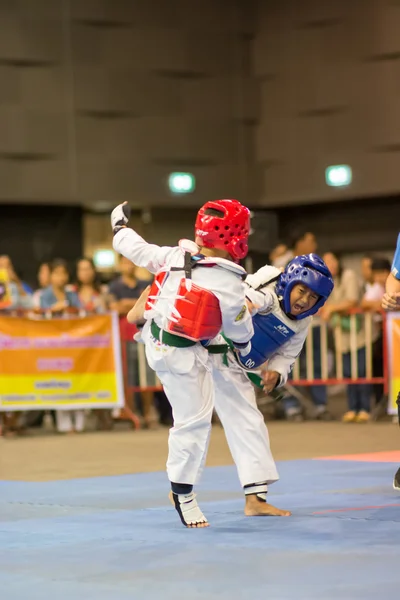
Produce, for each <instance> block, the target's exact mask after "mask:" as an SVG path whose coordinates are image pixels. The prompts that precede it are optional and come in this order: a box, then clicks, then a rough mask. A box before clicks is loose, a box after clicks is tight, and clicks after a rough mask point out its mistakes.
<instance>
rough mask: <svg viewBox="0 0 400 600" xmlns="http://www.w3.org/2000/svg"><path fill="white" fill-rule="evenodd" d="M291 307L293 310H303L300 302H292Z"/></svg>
mask: <svg viewBox="0 0 400 600" xmlns="http://www.w3.org/2000/svg"><path fill="white" fill-rule="evenodd" d="M293 309H294V311H295V312H301V311H303V310H304V306H302V305H301V304H294V305H293Z"/></svg>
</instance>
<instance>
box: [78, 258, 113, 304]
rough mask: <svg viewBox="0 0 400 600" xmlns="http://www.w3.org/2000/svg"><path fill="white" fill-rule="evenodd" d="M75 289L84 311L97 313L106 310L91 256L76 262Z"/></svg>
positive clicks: (104, 299)
mask: <svg viewBox="0 0 400 600" xmlns="http://www.w3.org/2000/svg"><path fill="white" fill-rule="evenodd" d="M75 291H76V293H77V294H78V298H79V303H80V305H81V307H82V308H83V309H84V310H85V311H87V312H89V313H93V312H94V313H98V314H100V313H104V312H106V308H107V307H106V298H105V297H104V294H103V292H102V288H101V284H100V280H99V276H98V273H97V271H96V267H95V265H94V262H93V260H92V259H91V258H81V259H79V260H78V262H77V263H76V286H75Z"/></svg>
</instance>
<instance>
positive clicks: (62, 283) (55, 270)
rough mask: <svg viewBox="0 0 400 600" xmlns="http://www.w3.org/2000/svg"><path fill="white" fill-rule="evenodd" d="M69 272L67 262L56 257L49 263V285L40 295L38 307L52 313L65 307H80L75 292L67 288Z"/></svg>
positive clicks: (61, 310) (58, 311)
mask: <svg viewBox="0 0 400 600" xmlns="http://www.w3.org/2000/svg"><path fill="white" fill-rule="evenodd" d="M68 280H69V273H68V268H67V263H66V262H65V261H64V260H62V259H60V258H58V259H56V260H54V261H53V262H52V263H51V264H50V285H49V286H48V287H47V288H46V289H45V290H43V292H42V294H41V295H40V308H42V309H44V310H50V311H51V312H52V313H60V312H63V311H64V310H65V309H66V308H80V306H81V305H80V302H79V298H78V296H77V294H76V292H74V291H72V290H69V289H67V285H68Z"/></svg>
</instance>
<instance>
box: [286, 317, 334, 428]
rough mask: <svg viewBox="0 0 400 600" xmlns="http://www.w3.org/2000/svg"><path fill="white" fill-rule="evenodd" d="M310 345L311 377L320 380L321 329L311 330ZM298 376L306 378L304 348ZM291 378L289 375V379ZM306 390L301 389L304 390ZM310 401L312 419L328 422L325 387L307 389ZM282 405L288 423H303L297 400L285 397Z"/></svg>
mask: <svg viewBox="0 0 400 600" xmlns="http://www.w3.org/2000/svg"><path fill="white" fill-rule="evenodd" d="M311 331H312V343H313V366H314V369H313V377H314V379H321V378H322V368H321V329H320V327H313V328H312V330H311ZM300 376H301V378H302V379H304V378H306V377H307V364H306V348H305V347H304V348H303V350H302V351H301V354H300ZM291 378H292V376H291V375H290V377H289V379H291ZM305 389H306V388H303V390H305ZM309 389H310V395H311V400H312V402H313V404H314V407H315V413H314V415H313V416H314V418H315V419H318V420H319V419H320V420H330V419H331V418H332V417H331V415H330V413H329V412H328V410H327V400H328V398H327V390H326V386H325V385H312V386H310V387H309ZM283 405H284V409H285V413H286V418H287V419H288V420H289V421H303V420H304V416H303V413H304V411H303V409H302V406H301V404H300V402H299V400H298V399H297V398H296V397H295V396H290V395H289V396H287V397H285V398H284V399H283Z"/></svg>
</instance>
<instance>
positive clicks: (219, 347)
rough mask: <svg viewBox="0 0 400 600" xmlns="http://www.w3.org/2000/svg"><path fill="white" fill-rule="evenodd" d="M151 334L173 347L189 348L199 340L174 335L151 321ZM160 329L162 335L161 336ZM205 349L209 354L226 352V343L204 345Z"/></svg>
mask: <svg viewBox="0 0 400 600" xmlns="http://www.w3.org/2000/svg"><path fill="white" fill-rule="evenodd" d="M150 330H151V334H152V336H153V337H155V338H156V340H158V341H160V337H161V339H162V343H163V344H166V345H167V346H173V347H174V348H191V347H192V346H195V345H196V344H197V343H199V342H194V341H193V340H188V339H187V338H184V337H181V336H180V335H175V334H173V333H169V332H168V331H165V330H164V329H163V330H161V328H160V327H159V326H158V325H157V324H156V323H155V322H154V321H152V322H151V325H150ZM161 331H162V336H161ZM205 349H206V350H207V351H208V352H209V353H210V354H226V352H227V351H228V344H214V345H213V346H208V347H206V346H205Z"/></svg>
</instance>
